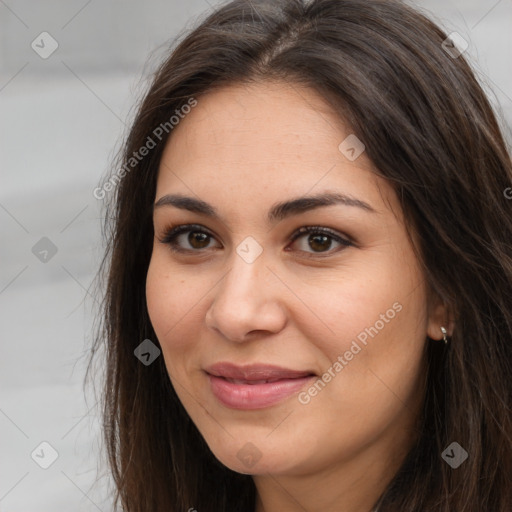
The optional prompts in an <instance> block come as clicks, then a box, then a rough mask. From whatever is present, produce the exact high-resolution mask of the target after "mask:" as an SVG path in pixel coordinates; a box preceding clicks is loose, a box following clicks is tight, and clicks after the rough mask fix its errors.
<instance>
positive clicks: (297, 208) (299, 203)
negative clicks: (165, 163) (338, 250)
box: [153, 192, 378, 223]
mask: <svg viewBox="0 0 512 512" xmlns="http://www.w3.org/2000/svg"><path fill="white" fill-rule="evenodd" d="M338 204H341V205H344V206H353V207H356V208H360V209H362V210H364V211H367V212H370V213H378V212H377V210H375V209H374V208H373V207H372V206H370V205H369V204H368V203H366V202H365V201H362V200H360V199H356V198H354V197H351V196H347V195H345V194H340V193H330V192H326V193H323V194H317V195H314V196H302V197H297V198H293V199H290V200H288V201H284V202H281V203H276V204H275V205H273V206H272V208H271V209H270V210H269V212H268V215H267V218H268V221H269V223H274V222H278V221H281V220H283V219H285V218H287V217H290V216H292V215H298V214H301V213H304V212H307V211H310V210H314V209H316V208H321V207H324V206H332V205H338ZM162 206H174V207H175V208H180V209H182V210H188V211H190V212H195V213H200V214H203V215H206V216H208V217H211V218H214V219H220V220H223V219H222V218H221V216H220V215H219V213H218V212H217V210H216V209H215V208H214V207H213V206H212V205H210V204H208V203H206V202H205V201H202V200H201V199H196V198H194V197H187V196H183V195H180V194H166V195H164V196H162V197H161V198H160V199H158V201H157V202H156V203H155V204H154V207H153V210H156V209H157V208H161V207H162Z"/></svg>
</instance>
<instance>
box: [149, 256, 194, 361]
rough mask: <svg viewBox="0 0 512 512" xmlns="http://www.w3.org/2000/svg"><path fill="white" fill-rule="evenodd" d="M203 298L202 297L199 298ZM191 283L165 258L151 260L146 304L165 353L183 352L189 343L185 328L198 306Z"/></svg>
mask: <svg viewBox="0 0 512 512" xmlns="http://www.w3.org/2000/svg"><path fill="white" fill-rule="evenodd" d="M199 297H200V295H199ZM199 297H196V295H195V294H194V291H193V289H192V288H191V287H190V283H188V282H187V279H186V278H184V277H183V274H180V273H179V272H178V271H176V270H175V269H173V268H172V266H170V265H169V264H168V263H166V262H165V260H164V258H163V257H162V256H159V255H158V254H157V255H154V256H153V257H152V259H151V262H150V265H149V268H148V273H147V278H146V302H147V307H148V313H149V318H150V320H151V324H152V326H153V329H154V331H155V333H156V335H157V337H158V340H159V341H160V344H161V345H162V349H163V350H164V353H165V351H167V350H169V349H174V348H176V349H183V348H185V346H184V343H182V342H181V340H185V339H186V338H184V337H183V336H180V335H179V334H180V330H182V329H183V326H185V325H188V326H190V324H189V323H188V322H190V319H191V318H193V315H194V305H195V306H196V308H197V307H198V302H199Z"/></svg>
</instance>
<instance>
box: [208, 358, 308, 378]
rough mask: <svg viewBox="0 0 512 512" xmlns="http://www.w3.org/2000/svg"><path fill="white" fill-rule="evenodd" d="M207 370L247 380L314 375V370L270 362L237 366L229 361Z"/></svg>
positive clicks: (214, 365) (222, 375)
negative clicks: (271, 363) (289, 367)
mask: <svg viewBox="0 0 512 512" xmlns="http://www.w3.org/2000/svg"><path fill="white" fill-rule="evenodd" d="M206 372H207V373H209V374H210V375H214V376H216V377H224V378H226V379H237V380H246V381H251V380H267V379H272V380H280V379H298V378H300V377H307V376H309V375H314V372H312V371H310V370H304V371H303V370H291V369H288V368H282V367H280V366H275V365H270V364H249V365H245V366H237V365H235V364H233V363H228V362H221V363H216V364H213V365H212V366H209V367H208V368H206Z"/></svg>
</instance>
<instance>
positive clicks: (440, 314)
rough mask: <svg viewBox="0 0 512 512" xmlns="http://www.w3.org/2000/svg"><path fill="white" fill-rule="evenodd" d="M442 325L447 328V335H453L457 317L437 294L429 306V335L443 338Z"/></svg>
mask: <svg viewBox="0 0 512 512" xmlns="http://www.w3.org/2000/svg"><path fill="white" fill-rule="evenodd" d="M441 327H444V328H445V329H446V331H447V334H446V335H447V336H451V335H452V334H453V330H454V328H455V318H454V316H453V313H452V311H451V310H450V309H449V308H448V306H447V305H446V304H444V303H443V301H442V300H441V299H440V298H439V297H438V296H436V297H435V298H434V299H433V300H432V302H431V304H430V307H429V312H428V321H427V336H428V337H429V338H430V339H433V340H442V339H443V332H442V331H441Z"/></svg>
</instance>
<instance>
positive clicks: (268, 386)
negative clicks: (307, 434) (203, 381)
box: [205, 363, 316, 409]
mask: <svg viewBox="0 0 512 512" xmlns="http://www.w3.org/2000/svg"><path fill="white" fill-rule="evenodd" d="M205 372H206V374H207V376H208V379H209V381H210V388H211V391H212V392H213V394H214V395H215V397H216V398H217V399H218V400H219V402H221V403H222V404H223V405H225V406H227V407H230V408H232V409H263V408H266V407H270V406H272V405H275V404H277V403H279V402H281V401H283V400H284V399H286V398H288V397H289V396H290V395H292V394H294V393H295V392H298V391H300V389H301V388H303V387H304V386H305V385H306V384H307V383H308V382H310V380H311V379H313V378H315V377H316V374H315V373H314V372H313V371H311V370H304V371H302V370H292V369H288V368H282V367H279V366H274V365H263V364H254V365H248V366H236V365H233V364H232V363H217V364H215V365H213V366H210V367H208V369H207V370H205Z"/></svg>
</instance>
